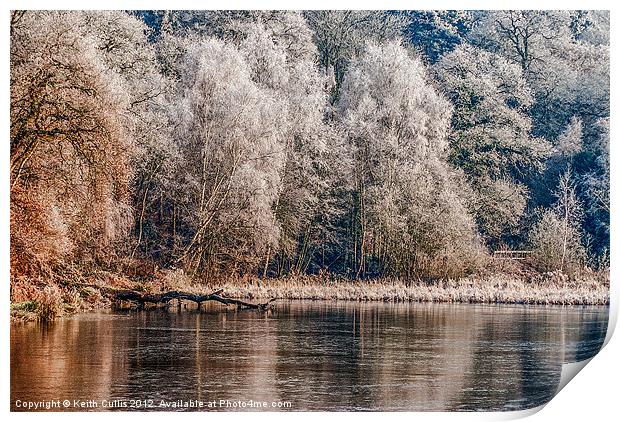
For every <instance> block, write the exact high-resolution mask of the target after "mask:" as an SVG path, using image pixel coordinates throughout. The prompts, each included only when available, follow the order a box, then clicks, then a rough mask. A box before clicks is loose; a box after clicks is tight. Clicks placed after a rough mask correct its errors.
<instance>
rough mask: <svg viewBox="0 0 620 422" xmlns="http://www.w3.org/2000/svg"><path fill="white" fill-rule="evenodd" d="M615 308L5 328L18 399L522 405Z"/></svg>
mask: <svg viewBox="0 0 620 422" xmlns="http://www.w3.org/2000/svg"><path fill="white" fill-rule="evenodd" d="M607 319H608V308H607V307H530V306H509V305H497V306H495V305H449V304H384V303H354V302H299V301H294V302H288V303H281V304H279V305H278V306H277V308H276V309H275V310H273V311H270V312H267V313H263V312H253V311H241V312H235V311H230V312H221V311H220V309H219V308H218V306H213V307H210V308H208V309H207V310H206V311H202V312H198V311H177V310H176V309H175V310H172V311H165V310H153V311H147V312H134V313H130V314H89V315H80V316H77V317H74V318H71V319H66V320H62V321H59V322H57V323H55V324H52V325H49V326H48V325H37V324H28V325H23V326H12V327H11V408H12V409H13V410H19V409H17V408H16V407H15V402H16V400H22V401H25V400H36V401H39V400H58V399H59V400H64V399H70V400H72V401H73V400H74V399H78V400H91V399H92V400H96V401H101V400H109V401H110V400H130V399H142V400H143V399H152V400H154V403H155V404H159V401H160V400H169V401H175V400H190V399H191V400H200V401H213V400H216V401H219V400H231V401H237V400H255V401H261V402H262V401H266V402H269V403H271V402H290V403H291V409H292V410H514V409H523V408H528V407H533V406H537V405H539V404H542V403H544V402H546V401H548V400H549V399H550V398H551V397H552V396H553V393H554V392H555V389H556V387H557V384H558V382H559V377H560V370H561V364H562V362H571V361H574V360H581V359H585V358H588V357H591V356H592V355H594V354H595V353H596V352H597V351H598V349H599V348H600V346H601V344H602V342H603V340H604V337H605V331H606V327H607ZM68 410H75V409H72V408H70V409H68ZM98 410H101V409H98ZM125 410H126V409H125ZM168 410H169V409H168ZM215 410H230V409H221V408H219V409H215ZM269 410H277V409H269Z"/></svg>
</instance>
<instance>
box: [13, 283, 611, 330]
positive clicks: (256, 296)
mask: <svg viewBox="0 0 620 422" xmlns="http://www.w3.org/2000/svg"><path fill="white" fill-rule="evenodd" d="M162 275H163V276H162ZM94 281H95V282H94V283H93V284H89V285H84V284H71V283H67V284H66V285H60V286H58V285H53V284H51V285H49V284H48V285H45V286H37V293H36V294H35V296H36V297H34V298H28V300H14V298H13V297H11V306H10V308H11V322H21V321H34V320H53V319H55V318H57V317H62V316H63V315H71V314H75V313H82V312H89V311H94V310H97V309H114V308H116V307H121V308H122V307H123V306H119V303H116V301H115V300H114V298H113V297H112V295H110V294H109V291H110V290H114V289H118V290H121V289H132V290H136V291H140V292H144V293H149V294H158V293H162V292H165V291H170V290H179V291H185V292H189V293H195V294H204V293H207V292H209V291H213V290H215V289H222V290H223V295H225V296H226V297H227V298H235V299H240V300H246V301H254V302H259V301H264V300H269V299H274V298H275V299H276V300H280V299H283V300H334V301H353V302H396V303H398V302H400V303H403V302H410V303H412V302H417V303H430V302H434V303H482V304H484V303H487V304H523V305H608V304H609V282H608V279H601V276H600V274H594V273H591V274H585V275H582V276H579V277H576V278H573V279H570V278H569V277H568V276H566V275H565V274H561V273H544V274H540V273H524V274H523V273H522V274H513V273H489V274H478V275H472V276H468V277H464V278H460V279H458V280H444V281H436V282H432V283H427V282H424V281H408V282H406V281H404V280H402V279H391V278H382V279H377V280H343V279H337V278H333V277H328V276H298V277H286V278H279V279H267V280H260V279H258V278H249V279H247V278H246V279H235V280H224V281H222V282H219V283H218V282H215V281H207V282H203V283H198V282H197V281H196V280H192V279H191V278H189V277H188V276H186V275H184V274H183V273H182V272H179V271H165V272H162V274H160V276H159V277H156V278H155V279H153V280H150V281H146V282H145V281H141V282H132V281H131V280H128V279H122V278H121V279H119V278H118V277H114V278H112V279H110V278H107V280H106V278H105V277H104V278H98V279H95V280H94ZM106 292H107V293H106ZM15 299H17V298H15ZM125 305H126V304H125ZM125 307H127V306H125ZM223 309H225V306H223Z"/></svg>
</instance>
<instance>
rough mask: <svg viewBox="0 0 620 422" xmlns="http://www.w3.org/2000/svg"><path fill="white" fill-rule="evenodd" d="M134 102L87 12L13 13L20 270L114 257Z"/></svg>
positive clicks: (125, 205)
mask: <svg viewBox="0 0 620 422" xmlns="http://www.w3.org/2000/svg"><path fill="white" fill-rule="evenodd" d="M129 99H130V97H129V96H128V95H127V91H126V85H125V84H124V82H123V80H122V78H120V77H119V76H118V75H117V74H116V72H114V70H113V69H111V68H110V66H109V65H108V64H107V63H106V61H105V59H104V57H103V56H102V54H101V51H100V49H99V48H98V40H97V37H95V36H93V35H92V34H91V33H89V32H88V31H87V28H86V27H85V26H84V19H83V15H82V14H81V13H78V12H48V11H42V12H31V11H27V12H12V14H11V99H10V101H11V130H10V138H11V153H10V168H11V211H12V212H11V236H12V238H11V241H12V245H13V248H12V253H13V254H14V255H13V256H15V257H16V259H17V260H19V261H20V263H19V264H17V265H18V266H19V265H21V264H25V263H26V262H30V264H35V265H37V264H36V263H38V265H42V266H46V265H48V264H50V263H51V262H52V261H54V262H62V261H63V260H64V259H65V258H66V259H67V260H68V259H71V258H73V259H81V260H82V261H83V262H85V261H88V260H91V259H92V258H96V257H98V256H102V255H108V256H109V255H110V254H112V253H113V251H114V247H113V246H114V242H115V241H116V240H118V239H119V238H122V237H123V236H124V235H125V234H126V232H127V228H128V221H129V216H130V214H129V189H128V184H129V178H130V175H131V170H130V168H129V162H128V154H129V153H130V152H131V148H132V141H131V137H130V133H129V132H128V131H127V119H126V115H125V112H126V110H127V109H128V108H129ZM32 254H34V255H36V256H35V259H33V260H30V261H29V259H28V257H29V256H31V255H32Z"/></svg>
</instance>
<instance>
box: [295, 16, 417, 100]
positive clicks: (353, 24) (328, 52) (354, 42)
mask: <svg viewBox="0 0 620 422" xmlns="http://www.w3.org/2000/svg"><path fill="white" fill-rule="evenodd" d="M304 16H305V17H306V19H307V21H308V25H309V26H310V28H311V29H312V31H313V34H314V42H315V44H316V46H317V48H318V50H319V58H320V64H321V67H322V68H323V69H325V70H326V71H328V72H333V77H334V86H333V91H332V93H331V94H332V95H331V100H332V102H335V101H336V100H337V99H338V96H339V91H340V86H341V85H342V81H343V78H344V75H345V72H346V69H347V65H348V63H349V61H350V60H351V59H353V58H355V57H356V56H358V55H359V54H361V53H362V51H364V48H365V45H366V43H367V42H369V41H374V42H379V43H380V42H385V41H389V40H397V39H400V35H401V32H402V29H403V27H404V26H405V23H406V19H405V18H404V17H402V16H400V15H398V14H394V13H390V12H387V11H364V10H316V11H306V12H304Z"/></svg>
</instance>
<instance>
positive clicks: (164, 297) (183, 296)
mask: <svg viewBox="0 0 620 422" xmlns="http://www.w3.org/2000/svg"><path fill="white" fill-rule="evenodd" d="M222 292H223V289H219V290H216V291H215V292H213V293H209V294H203V295H200V294H193V293H186V292H179V291H176V290H173V291H170V292H165V293H157V294H148V293H140V292H136V291H134V290H117V291H115V292H114V297H115V299H117V300H126V301H131V302H136V303H138V304H140V305H141V306H144V304H146V303H154V304H158V303H168V302H170V301H171V300H173V299H177V300H189V301H191V302H195V303H197V304H198V306H200V304H201V303H202V302H206V301H209V300H213V301H216V302H220V303H222V304H224V305H236V306H237V308H248V309H259V310H261V311H264V310H266V309H268V308H269V307H270V306H271V303H272V302H273V301H275V300H276V299H275V298H274V299H269V300H268V301H267V302H264V303H250V302H245V301H243V300H239V299H232V298H228V297H225V296H223V295H222Z"/></svg>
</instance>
